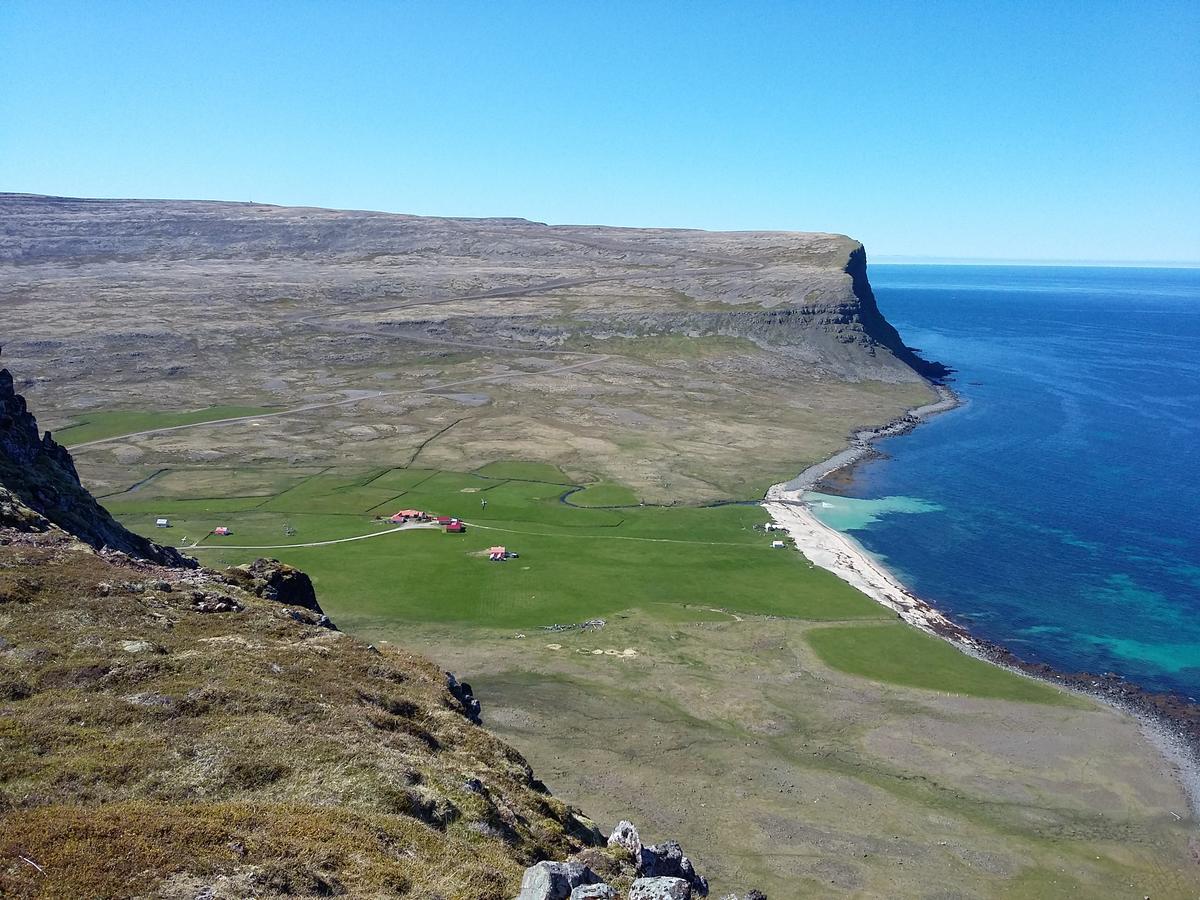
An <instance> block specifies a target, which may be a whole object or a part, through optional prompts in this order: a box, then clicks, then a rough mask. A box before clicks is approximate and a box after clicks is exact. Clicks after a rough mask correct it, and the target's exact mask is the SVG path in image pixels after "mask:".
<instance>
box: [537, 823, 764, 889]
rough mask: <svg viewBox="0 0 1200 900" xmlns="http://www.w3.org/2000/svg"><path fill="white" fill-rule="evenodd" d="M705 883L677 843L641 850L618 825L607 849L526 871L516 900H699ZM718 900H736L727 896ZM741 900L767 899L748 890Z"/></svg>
mask: <svg viewBox="0 0 1200 900" xmlns="http://www.w3.org/2000/svg"><path fill="white" fill-rule="evenodd" d="M707 896H708V881H707V880H706V879H705V878H704V877H703V876H702V875H700V874H699V873H698V872H697V871H696V869H695V867H694V866H693V865H692V862H691V860H689V859H688V858H687V856H685V855H684V853H683V849H682V848H681V847H680V846H679V844H678V843H677V842H676V841H664V842H663V843H662V844H658V845H655V846H651V847H646V846H643V844H642V839H641V836H640V835H639V834H638V830H637V827H636V826H635V825H634V824H633V823H632V822H629V821H626V820H622V821H621V822H619V823H618V824H617V826H616V828H614V829H613V831H612V834H610V835H609V838H608V842H607V849H605V850H603V851H601V850H597V849H589V850H584V851H581V852H580V853H577V854H576V855H575V856H573V857H571V858H570V859H568V860H566V861H564V862H540V863H538V864H537V865H535V866H530V867H529V868H528V869H526V870H525V877H524V878H523V879H522V882H521V893H520V894H518V895H517V897H516V900H700V898H702V897H707ZM722 900H739V898H738V897H737V895H735V894H730V895H727V896H726V897H724V898H722ZM745 900H767V895H766V894H764V893H762V892H761V891H758V890H752V891H750V892H749V893H748V894H746V895H745Z"/></svg>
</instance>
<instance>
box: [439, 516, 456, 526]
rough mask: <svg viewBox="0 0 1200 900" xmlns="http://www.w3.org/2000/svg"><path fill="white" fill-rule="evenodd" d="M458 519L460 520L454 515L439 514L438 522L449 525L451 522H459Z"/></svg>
mask: <svg viewBox="0 0 1200 900" xmlns="http://www.w3.org/2000/svg"><path fill="white" fill-rule="evenodd" d="M457 521H458V519H456V518H454V516H438V517H437V523H438V524H439V525H449V524H451V523H453V522H457Z"/></svg>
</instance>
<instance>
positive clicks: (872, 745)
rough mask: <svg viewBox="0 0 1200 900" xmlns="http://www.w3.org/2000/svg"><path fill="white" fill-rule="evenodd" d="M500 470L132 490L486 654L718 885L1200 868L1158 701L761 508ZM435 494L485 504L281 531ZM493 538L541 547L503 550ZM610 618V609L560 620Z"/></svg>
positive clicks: (537, 746) (831, 886)
mask: <svg viewBox="0 0 1200 900" xmlns="http://www.w3.org/2000/svg"><path fill="white" fill-rule="evenodd" d="M485 469H486V472H487V474H484V470H480V471H477V472H463V473H454V472H447V471H439V470H432V469H403V468H398V469H389V470H375V471H371V472H358V473H353V474H351V473H345V472H337V471H329V472H324V473H321V474H318V475H313V476H310V477H307V478H305V479H304V480H303V481H299V482H296V483H293V484H291V485H290V486H289V485H287V484H285V483H283V482H281V481H279V480H278V478H277V476H272V475H271V474H270V473H266V472H264V473H262V481H263V483H264V484H265V483H270V482H272V481H273V480H274V481H275V483H276V484H279V485H280V490H279V492H278V493H276V494H274V495H272V496H270V497H268V498H263V497H250V498H238V497H221V496H215V497H213V498H211V499H207V500H206V499H196V498H192V499H186V500H184V499H172V498H171V497H169V496H166V495H163V496H161V497H154V496H150V497H140V496H139V497H136V498H134V499H124V500H123V499H121V498H120V497H114V498H110V500H109V501H108V502H109V504H110V506H111V507H112V508H113V509H114V510H116V511H117V513H118V515H119V516H120V518H121V519H122V521H123V522H124V523H125V524H126V525H127V526H129V527H131V528H134V529H136V530H139V531H141V532H142V533H143V534H147V535H150V536H157V537H159V538H161V537H162V534H163V531H162V529H156V528H155V527H154V525H153V522H154V516H155V515H158V514H170V515H171V516H172V520H173V529H172V531H171V533H172V534H175V533H182V532H185V531H186V532H188V533H189V534H194V535H199V534H200V533H201V532H202V531H204V530H206V529H207V528H211V526H212V525H213V524H215V523H217V522H218V521H220V522H221V523H224V524H228V525H230V527H232V529H233V535H231V536H230V537H229V538H215V537H206V538H204V540H203V541H202V543H201V546H202V547H203V548H205V549H203V550H197V551H196V554H197V555H198V556H200V557H201V558H202V559H203V560H204V561H205V562H206V563H208V564H214V563H220V564H235V563H243V562H247V561H249V560H252V559H254V558H255V557H257V556H260V555H263V554H264V553H269V554H270V555H272V556H277V557H279V558H280V559H282V560H284V561H285V562H288V563H291V564H294V565H297V566H299V567H302V568H303V569H305V570H306V571H307V572H309V573H310V574H311V575H312V576H313V579H314V583H315V585H316V587H317V590H318V592H319V594H320V596H321V597H322V598H323V602H324V604H325V607H326V609H327V610H328V611H329V612H330V614H331V615H333V616H334V617H335V618H336V620H337V621H338V622H339V623H341V624H342V626H343V627H345V628H347V629H348V630H350V631H351V632H353V633H355V634H358V635H360V636H363V637H366V638H368V639H370V640H372V641H375V642H377V643H379V642H394V643H396V644H400V645H402V646H405V647H409V648H413V649H419V650H421V651H423V652H425V653H428V654H430V655H432V656H433V657H434V658H436V659H439V660H442V661H443V662H444V663H445V664H446V665H448V666H453V667H455V668H456V669H462V670H464V671H469V672H471V676H472V678H473V679H474V680H473V685H474V686H475V688H476V689H477V690H478V691H479V692H480V694H481V695H482V696H483V697H484V700H485V707H484V717H485V720H486V722H487V723H488V725H489V727H491V728H493V729H494V730H495V731H496V732H497V733H498V734H500V735H501V736H503V737H504V738H505V739H506V740H509V741H511V742H513V743H514V744H515V745H516V746H518V747H520V748H521V749H522V752H524V753H525V754H526V755H527V756H528V757H529V758H530V760H531V762H532V764H533V765H534V766H535V767H536V768H537V770H538V771H539V772H542V773H544V775H543V777H545V778H547V779H548V780H549V783H550V784H551V786H552V787H553V788H554V790H555V791H556V793H559V794H561V795H562V796H563V797H564V799H566V800H567V801H568V802H572V803H579V804H587V806H588V808H589V809H591V810H593V814H594V815H596V816H597V817H599V820H600V821H601V822H607V821H609V819H610V818H611V819H613V820H614V821H615V819H617V818H620V817H622V816H627V815H629V814H630V812H631V811H636V816H637V817H639V818H640V820H641V821H644V822H646V823H648V824H649V825H650V826H651V827H652V828H653V829H654V830H655V831H656V832H658V831H661V832H662V833H670V834H676V835H679V837H680V840H682V841H684V842H685V844H686V845H688V846H691V847H697V848H702V850H701V851H700V852H697V853H696V856H697V857H698V863H702V864H703V865H704V866H705V870H706V871H707V872H708V873H709V874H710V876H711V877H712V878H713V880H714V883H715V884H716V885H718V886H720V885H736V884H745V883H755V884H760V885H762V886H764V888H765V889H767V890H768V893H770V891H772V890H774V891H776V892H777V893H778V895H780V896H789V895H790V893H789V892H792V891H795V890H797V889H798V888H797V886H800V888H802V889H803V890H805V891H808V892H811V893H824V894H834V895H842V894H845V895H856V894H868V895H876V896H888V895H891V896H896V895H903V896H910V895H919V894H920V893H921V892H922V890H923V885H926V884H928V883H930V882H931V881H932V882H935V883H952V884H954V885H955V889H956V890H957V891H958V892H959V895H961V896H1010V897H1029V898H1035V897H1044V896H1064V897H1066V896H1073V895H1074V896H1121V895H1123V894H1124V893H1126V892H1128V891H1130V890H1134V891H1143V892H1144V894H1150V895H1152V896H1186V895H1187V893H1188V891H1190V890H1194V889H1195V887H1196V886H1200V878H1198V877H1197V876H1196V875H1195V873H1193V872H1190V871H1189V870H1186V869H1185V868H1183V867H1182V866H1180V865H1179V864H1178V863H1177V862H1173V861H1174V860H1178V859H1180V858H1182V856H1183V855H1185V854H1186V853H1187V852H1188V850H1187V847H1188V841H1189V830H1188V828H1187V827H1186V826H1185V825H1184V824H1183V823H1181V822H1180V821H1178V820H1176V819H1175V818H1174V817H1173V816H1172V815H1171V812H1175V813H1176V814H1178V815H1181V816H1183V815H1186V810H1187V806H1186V799H1185V798H1184V797H1183V795H1182V792H1181V791H1180V789H1179V788H1178V786H1177V785H1175V784H1174V783H1173V782H1172V780H1171V779H1170V778H1169V777H1167V776H1166V775H1165V774H1164V773H1163V769H1162V763H1161V761H1160V760H1158V758H1157V757H1156V756H1155V753H1154V751H1153V750H1152V749H1151V748H1150V747H1149V746H1148V745H1147V744H1146V743H1145V742H1144V741H1143V739H1142V737H1141V735H1140V734H1139V732H1138V729H1137V727H1136V725H1135V724H1134V723H1133V722H1132V721H1131V720H1128V719H1126V718H1124V717H1123V716H1121V715H1119V714H1117V713H1115V712H1114V711H1112V710H1109V709H1107V708H1104V707H1100V706H1098V705H1096V704H1094V703H1093V702H1091V701H1088V700H1084V699H1081V698H1078V697H1076V696H1074V695H1070V694H1066V693H1064V692H1062V691H1060V690H1058V689H1057V688H1054V687H1051V686H1049V685H1046V684H1042V683H1039V682H1035V681H1031V680H1029V679H1027V678H1024V677H1021V676H1018V675H1014V674H1010V673H1008V672H1006V671H1003V670H1001V669H999V668H997V667H995V666H992V665H990V664H987V663H984V662H981V661H978V660H975V659H972V658H970V657H968V656H965V655H963V654H961V653H959V652H958V651H956V650H954V649H953V648H951V647H950V646H949V645H947V644H944V643H943V642H941V641H938V640H936V639H934V638H931V637H929V636H927V635H924V634H922V633H920V632H917V631H915V630H913V629H911V628H908V627H907V626H904V625H901V624H898V623H896V622H895V620H894V618H893V617H892V616H891V615H890V613H888V612H887V611H886V610H884V609H882V608H881V607H879V606H878V605H876V604H874V603H872V602H871V601H869V600H867V599H866V598H865V597H864V596H863V595H861V594H859V593H858V592H856V591H854V590H852V589H850V588H849V587H848V586H847V585H845V584H844V583H843V582H841V581H839V580H837V579H835V578H833V577H832V576H831V575H830V574H829V573H828V572H826V571H825V570H823V569H819V568H814V567H811V566H810V565H809V564H808V563H807V562H806V561H805V560H804V558H803V557H802V556H801V555H800V554H798V553H796V552H794V551H791V550H785V551H778V550H772V549H771V548H770V535H768V534H766V533H764V532H762V531H761V530H759V528H756V526H761V525H762V524H763V523H765V522H766V521H767V517H766V515H765V514H764V513H763V511H762V510H761V509H760V508H758V507H756V506H720V507H712V508H695V507H691V508H680V507H676V508H654V507H645V506H633V507H628V508H619V509H580V508H572V507H570V506H566V505H565V504H563V503H562V502H560V498H561V497H562V496H564V495H566V496H568V497H569V498H574V497H576V496H578V493H571V491H572V490H573V489H574V488H575V487H576V486H574V485H571V484H569V483H567V482H568V479H567V478H566V477H565V475H563V474H562V473H560V472H557V471H555V470H553V469H552V468H549V467H547V466H545V465H538V464H531V463H525V462H515V461H510V462H501V463H493V464H490V465H488V466H486V467H485ZM199 471H201V472H202V471H204V470H203V469H200V470H199ZM177 478H178V479H181V480H182V481H184V482H186V478H187V474H186V473H181V474H179V475H178V476H177ZM171 483H172V479H169V478H168V479H166V481H165V484H167V485H168V486H170V485H171ZM148 489H153V483H152V485H151V486H149V488H148ZM371 491H377V492H378V493H371ZM384 495H390V496H387V497H386V499H385V500H384V501H382V505H379V502H378V501H379V497H381V496H384ZM484 498H486V499H487V500H488V504H487V507H486V509H483V508H482V507H481V503H480V501H481V499H484ZM199 504H209V505H207V506H204V505H199ZM408 507H413V508H419V509H425V510H428V511H430V512H434V513H445V514H451V515H462V516H463V517H464V518H466V519H467V520H468V521H469V522H470V523H471V524H470V525H469V526H468V530H467V532H466V533H465V534H462V535H456V534H445V533H443V532H442V531H441V530H440V529H425V530H421V529H416V530H407V531H398V532H392V533H388V534H382V535H379V536H377V537H373V538H368V539H365V540H361V541H354V542H349V543H345V544H335V545H327V546H321V547H293V548H288V547H286V546H279V545H281V544H288V543H300V542H310V541H318V540H327V539H335V538H337V537H341V536H351V535H355V534H369V533H371V532H373V531H378V530H381V529H382V528H383V527H384V526H382V525H381V523H379V522H376V521H375V518H374V517H375V516H376V515H380V514H383V513H385V512H387V513H390V512H392V511H394V510H396V509H399V508H408ZM306 510H307V512H306ZM317 510H319V511H317ZM285 522H290V523H291V524H292V527H293V528H294V529H295V531H296V533H295V534H294V535H292V536H285V535H284V534H283V532H282V528H283V526H284V523H285ZM222 542H224V544H223V543H222ZM231 543H236V544H239V545H251V544H258V545H260V546H270V547H272V549H269V550H265V549H264V550H257V549H242V550H239V549H222V547H223V546H228V545H229V544H231ZM494 543H503V544H505V545H506V546H508V547H509V548H510V549H512V550H514V551H517V552H518V553H519V556H518V558H516V559H510V560H508V561H506V562H503V563H491V562H489V561H487V559H486V558H485V556H484V553H483V551H484V550H486V548H487V547H489V546H491V545H492V544H494ZM613 573H619V575H617V576H614V574H613ZM595 618H603V619H605V620H606V621H605V625H604V626H603V627H602V628H599V629H586V630H585V629H580V628H570V629H567V630H561V629H556V630H547V629H546V628H544V627H543V626H551V625H556V624H557V625H579V624H581V623H583V622H586V621H588V620H591V619H595ZM1100 747H1103V748H1104V749H1103V751H1102V752H1098V748H1100ZM918 835H919V836H918ZM712 848H719V849H716V850H714V849H712Z"/></svg>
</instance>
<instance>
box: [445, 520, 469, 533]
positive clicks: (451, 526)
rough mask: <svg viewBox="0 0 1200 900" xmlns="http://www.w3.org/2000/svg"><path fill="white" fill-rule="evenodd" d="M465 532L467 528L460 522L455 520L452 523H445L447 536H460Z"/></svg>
mask: <svg viewBox="0 0 1200 900" xmlns="http://www.w3.org/2000/svg"><path fill="white" fill-rule="evenodd" d="M466 530H467V526H466V525H464V524H463V523H462V522H459V521H458V520H457V519H456V520H454V521H453V522H449V523H447V525H446V533H447V534H462V533H463V532H464V531H466Z"/></svg>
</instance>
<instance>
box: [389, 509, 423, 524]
mask: <svg viewBox="0 0 1200 900" xmlns="http://www.w3.org/2000/svg"><path fill="white" fill-rule="evenodd" d="M428 518H429V516H427V515H426V514H425V512H424V511H423V510H420V509H402V510H400V512H398V513H396V514H395V515H394V516H392V521H393V522H424V521H425V520H426V519H428Z"/></svg>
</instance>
